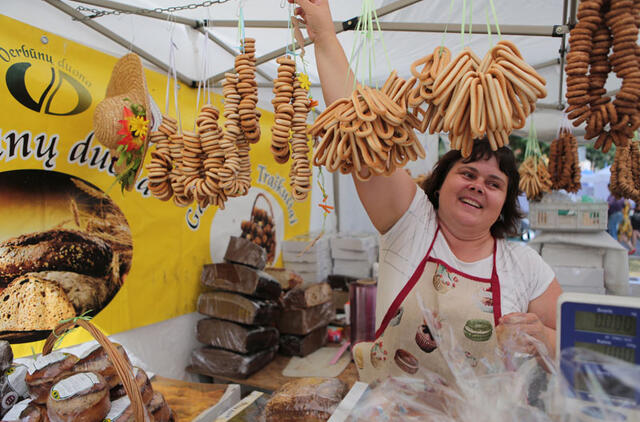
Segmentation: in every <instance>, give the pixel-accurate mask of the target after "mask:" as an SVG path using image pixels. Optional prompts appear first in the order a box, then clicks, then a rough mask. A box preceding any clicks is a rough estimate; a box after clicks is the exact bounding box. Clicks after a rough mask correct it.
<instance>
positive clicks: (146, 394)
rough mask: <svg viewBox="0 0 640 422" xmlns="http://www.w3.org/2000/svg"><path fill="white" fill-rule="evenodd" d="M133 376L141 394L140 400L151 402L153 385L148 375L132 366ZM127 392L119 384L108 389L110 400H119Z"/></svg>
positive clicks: (146, 402)
mask: <svg viewBox="0 0 640 422" xmlns="http://www.w3.org/2000/svg"><path fill="white" fill-rule="evenodd" d="M133 377H134V378H135V380H136V385H137V386H138V390H140V395H141V396H142V402H143V403H144V404H145V406H146V405H148V404H149V402H151V399H152V398H153V387H152V386H151V381H150V380H149V376H148V375H147V373H146V372H144V370H142V369H140V368H138V367H137V366H135V367H134V368H133ZM126 395H127V392H126V391H125V389H124V385H122V384H119V385H117V386H115V387H114V388H112V389H111V390H110V391H109V398H110V399H111V401H112V402H115V401H116V400H119V399H121V398H123V397H126Z"/></svg>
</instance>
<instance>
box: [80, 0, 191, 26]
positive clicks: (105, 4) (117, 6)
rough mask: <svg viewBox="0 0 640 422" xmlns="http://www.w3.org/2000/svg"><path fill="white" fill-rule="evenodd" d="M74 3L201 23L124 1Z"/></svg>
mask: <svg viewBox="0 0 640 422" xmlns="http://www.w3.org/2000/svg"><path fill="white" fill-rule="evenodd" d="M73 1H75V2H76V3H83V4H90V5H91V6H98V7H102V8H105V9H111V10H117V11H121V12H125V13H129V14H132V15H140V16H146V17H148V18H155V19H161V20H163V21H171V22H175V23H180V24H183V25H187V26H192V27H194V28H197V27H199V26H200V25H201V22H200V21H198V20H196V19H189V18H185V17H182V16H178V15H171V14H169V13H162V12H156V11H154V10H148V9H144V8H141V7H136V6H130V5H128V4H125V3H118V2H116V1H111V0H73ZM83 20H90V18H89V17H88V16H84V15H83Z"/></svg>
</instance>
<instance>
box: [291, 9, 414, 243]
mask: <svg viewBox="0 0 640 422" xmlns="http://www.w3.org/2000/svg"><path fill="white" fill-rule="evenodd" d="M289 2H290V3H297V4H298V6H299V7H298V8H297V9H296V15H298V16H299V17H300V18H301V19H302V20H303V21H304V22H305V25H306V29H307V33H308V34H309V38H310V39H311V40H312V41H313V42H314V46H315V54H316V62H317V66H318V74H319V76H320V84H321V85H322V95H323V97H324V102H325V104H326V105H327V106H328V105H330V104H331V103H333V102H334V101H335V100H337V99H339V98H346V97H349V96H350V95H351V92H352V90H353V81H354V75H353V72H352V71H351V69H350V68H349V61H348V60H347V56H346V55H345V53H344V50H343V49H342V45H341V44H340V42H339V41H338V37H337V36H336V33H335V27H334V25H333V20H332V18H331V11H330V10H329V2H328V0H289ZM353 181H354V183H355V185H356V189H357V191H358V196H359V197H360V202H362V205H363V206H364V209H365V210H366V211H367V214H368V215H369V218H370V219H371V222H372V223H373V225H374V226H375V227H376V229H377V230H378V231H379V232H380V233H385V232H386V231H388V230H389V229H390V228H391V227H392V226H393V225H394V224H395V222H396V221H398V220H399V219H400V217H402V215H404V213H405V212H406V211H407V209H408V208H409V205H411V201H412V200H413V196H414V195H415V192H416V184H415V183H414V182H413V180H412V179H411V177H409V175H408V174H407V172H405V171H404V170H396V171H395V172H394V173H393V174H392V175H391V176H373V177H371V179H370V180H368V181H367V182H362V181H360V180H358V179H357V178H356V177H354V178H353Z"/></svg>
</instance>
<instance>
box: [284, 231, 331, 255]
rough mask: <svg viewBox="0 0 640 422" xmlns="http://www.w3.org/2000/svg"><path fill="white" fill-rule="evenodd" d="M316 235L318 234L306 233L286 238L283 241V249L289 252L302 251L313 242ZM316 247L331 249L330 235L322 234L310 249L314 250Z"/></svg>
mask: <svg viewBox="0 0 640 422" xmlns="http://www.w3.org/2000/svg"><path fill="white" fill-rule="evenodd" d="M316 236H317V234H306V235H301V236H296V237H293V238H291V239H288V240H284V241H282V250H283V251H287V252H302V251H303V250H305V248H307V247H308V246H309V243H311V242H312V241H313V240H314V239H315V238H316ZM315 249H329V235H327V234H324V235H322V237H320V239H318V240H317V241H316V243H315V244H314V245H313V247H311V248H309V251H313V250H315Z"/></svg>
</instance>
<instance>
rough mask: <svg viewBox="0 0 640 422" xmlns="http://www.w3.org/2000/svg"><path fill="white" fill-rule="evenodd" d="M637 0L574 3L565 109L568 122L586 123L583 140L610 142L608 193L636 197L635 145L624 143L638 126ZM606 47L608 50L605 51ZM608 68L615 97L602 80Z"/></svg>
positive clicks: (607, 146) (606, 145) (607, 147)
mask: <svg viewBox="0 0 640 422" xmlns="http://www.w3.org/2000/svg"><path fill="white" fill-rule="evenodd" d="M638 13H640V2H637V1H636V2H634V1H632V0H586V1H582V2H580V5H579V6H578V13H577V17H578V22H577V24H576V26H575V28H573V29H572V30H571V32H570V37H569V48H570V51H569V53H568V54H567V70H566V71H567V94H566V96H567V102H568V103H569V107H568V108H567V112H568V113H569V118H570V119H572V120H573V125H574V126H578V125H580V124H582V123H586V134H585V138H586V139H594V138H595V139H596V141H595V143H594V147H595V148H597V149H602V151H603V152H608V151H609V150H610V149H611V146H612V145H615V146H616V154H615V156H614V164H613V166H612V168H611V181H610V185H611V191H612V192H616V193H618V194H621V195H622V196H623V197H626V198H632V199H633V198H640V190H639V189H640V186H639V185H636V182H635V180H637V179H638V178H640V174H636V173H634V172H638V171H639V169H638V168H637V167H638V166H637V165H636V163H634V162H633V161H632V155H633V154H635V152H634V151H635V150H636V149H637V146H635V145H633V143H632V142H631V141H630V140H631V138H633V135H634V132H635V131H636V130H637V129H638V128H639V127H640V110H639V109H638V100H639V99H640V65H639V61H638V58H639V57H640V47H639V46H638V45H637V42H638V27H639V25H640V17H639V15H638ZM611 49H612V52H611ZM611 70H613V72H615V74H616V76H617V77H618V78H619V79H621V80H622V86H621V88H620V90H619V91H618V92H617V93H616V96H615V99H613V100H612V98H611V97H609V96H607V95H606V89H605V83H606V80H607V77H608V75H609V72H610V71H611Z"/></svg>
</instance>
